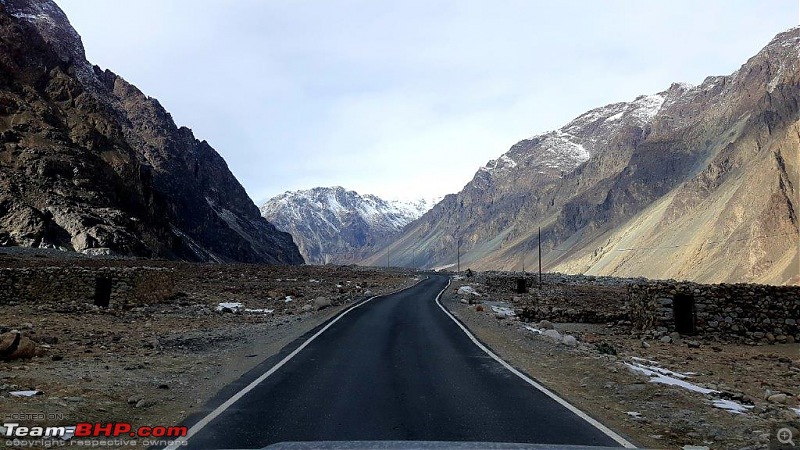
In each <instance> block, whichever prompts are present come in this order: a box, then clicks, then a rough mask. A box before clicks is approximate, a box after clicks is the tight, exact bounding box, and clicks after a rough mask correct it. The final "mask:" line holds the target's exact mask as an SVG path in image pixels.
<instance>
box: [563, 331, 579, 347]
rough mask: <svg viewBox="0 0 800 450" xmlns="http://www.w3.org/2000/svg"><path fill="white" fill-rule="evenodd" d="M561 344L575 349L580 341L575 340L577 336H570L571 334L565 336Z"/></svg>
mask: <svg viewBox="0 0 800 450" xmlns="http://www.w3.org/2000/svg"><path fill="white" fill-rule="evenodd" d="M561 343H562V344H564V345H566V346H567V347H573V348H574V347H577V346H578V340H577V339H575V336H572V335H569V334H567V335H565V336H564V337H563V338H562V339H561Z"/></svg>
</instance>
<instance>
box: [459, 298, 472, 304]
mask: <svg viewBox="0 0 800 450" xmlns="http://www.w3.org/2000/svg"><path fill="white" fill-rule="evenodd" d="M458 301H459V302H461V303H463V304H465V305H469V300H467V299H465V298H462V299H459V300H458Z"/></svg>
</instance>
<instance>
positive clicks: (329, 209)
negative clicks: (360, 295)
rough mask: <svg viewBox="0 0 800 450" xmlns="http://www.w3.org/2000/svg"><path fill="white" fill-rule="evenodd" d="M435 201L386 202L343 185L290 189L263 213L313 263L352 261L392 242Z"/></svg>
mask: <svg viewBox="0 0 800 450" xmlns="http://www.w3.org/2000/svg"><path fill="white" fill-rule="evenodd" d="M431 206H432V205H431V202H430V201H427V200H424V199H420V200H417V201H413V202H404V201H399V200H384V199H382V198H380V197H378V196H376V195H372V194H359V193H357V192H356V191H352V190H347V189H345V188H343V187H341V186H332V187H315V188H311V189H304V190H297V191H286V192H284V193H283V194H279V195H277V196H275V197H273V198H271V199H269V200H268V201H266V202H265V203H264V204H263V205H262V206H261V208H260V211H261V214H262V215H263V216H264V217H265V218H266V219H267V220H269V221H270V222H272V223H274V224H275V226H277V227H278V228H279V229H281V230H284V231H287V232H288V233H290V234H291V235H292V236H293V237H294V240H295V242H296V243H297V245H298V247H299V249H300V252H301V254H303V256H304V258H305V259H306V260H307V261H308V262H309V263H315V264H327V263H353V262H355V261H357V260H359V259H360V258H362V257H363V256H364V255H365V254H367V253H368V252H369V251H370V249H372V248H374V247H376V246H378V245H381V244H383V243H385V242H386V241H388V240H389V239H390V238H391V237H393V236H394V235H396V234H398V233H399V232H400V231H401V230H402V229H403V227H405V226H406V225H407V224H408V223H409V222H411V221H412V220H414V219H416V218H418V217H420V216H421V215H422V214H424V213H425V212H426V211H427V210H428V209H430V207H431Z"/></svg>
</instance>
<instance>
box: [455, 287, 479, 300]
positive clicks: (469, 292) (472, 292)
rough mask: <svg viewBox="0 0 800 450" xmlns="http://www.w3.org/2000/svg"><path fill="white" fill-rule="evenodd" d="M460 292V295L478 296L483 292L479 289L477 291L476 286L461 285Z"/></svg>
mask: <svg viewBox="0 0 800 450" xmlns="http://www.w3.org/2000/svg"><path fill="white" fill-rule="evenodd" d="M458 294H459V295H474V296H476V297H480V296H481V294H479V293H478V291H476V290H475V288H473V287H472V286H461V287H460V288H458Z"/></svg>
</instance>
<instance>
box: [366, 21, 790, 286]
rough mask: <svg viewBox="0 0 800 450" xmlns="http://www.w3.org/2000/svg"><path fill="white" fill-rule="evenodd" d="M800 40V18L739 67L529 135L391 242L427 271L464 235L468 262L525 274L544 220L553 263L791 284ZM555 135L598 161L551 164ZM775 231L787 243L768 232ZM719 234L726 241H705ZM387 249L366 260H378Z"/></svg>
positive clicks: (451, 257) (571, 269)
mask: <svg viewBox="0 0 800 450" xmlns="http://www.w3.org/2000/svg"><path fill="white" fill-rule="evenodd" d="M798 48H800V28H797V27H795V28H792V29H790V30H788V31H786V32H783V33H780V34H778V35H777V36H776V37H775V38H774V39H773V40H772V41H770V43H768V44H767V45H766V46H765V47H764V48H763V49H762V50H761V51H760V52H758V53H757V54H756V55H755V56H753V57H751V58H749V59H748V61H747V62H746V63H745V64H743V65H742V67H741V68H740V69H738V70H737V71H735V72H734V73H732V74H731V75H727V76H711V77H707V78H706V79H705V80H704V81H703V83H701V84H700V85H698V86H691V85H688V84H685V83H673V84H672V85H671V86H670V87H669V88H668V89H666V90H664V91H662V92H660V93H658V94H653V95H650V96H640V97H637V98H636V99H634V100H633V101H630V102H621V103H613V104H610V105H605V106H602V107H599V108H595V109H592V110H590V111H587V112H586V113H583V114H581V115H579V116H578V117H576V118H575V119H574V120H572V121H570V122H569V123H567V124H566V125H564V126H563V127H561V128H560V129H559V130H555V131H553V132H548V133H543V134H539V135H537V136H534V137H532V138H530V139H524V140H522V141H520V142H518V143H517V144H515V145H514V146H512V147H511V149H510V150H509V151H508V152H506V153H505V154H504V155H502V156H501V157H500V158H499V159H502V158H503V157H506V158H507V160H511V161H512V162H513V164H510V163H504V164H500V166H499V167H500V169H501V170H496V168H495V167H491V169H495V170H487V167H488V166H490V165H491V163H492V162H491V161H490V164H487V166H484V168H482V169H479V170H478V172H477V173H476V174H475V176H474V177H473V179H472V180H471V181H470V182H469V183H468V184H467V185H466V186H465V187H464V188H463V189H462V190H461V191H460V192H459V193H457V194H451V195H449V196H447V197H445V199H444V201H443V202H441V203H440V204H439V205H437V206H435V207H434V208H433V209H432V210H431V211H430V212H429V213H427V214H426V215H425V216H423V217H422V218H421V219H418V220H417V221H415V222H413V223H411V224H409V225H408V226H407V228H406V231H405V232H404V233H403V235H401V236H400V237H399V238H398V239H397V240H396V241H395V242H393V243H392V244H390V245H389V246H388V250H389V251H390V252H391V253H392V254H394V255H396V259H397V261H398V264H400V265H403V264H407V263H408V258H409V257H410V255H412V254H417V255H423V256H422V260H423V261H425V265H426V266H427V267H440V266H450V265H453V264H454V263H455V260H456V256H457V255H456V247H457V245H456V244H457V242H458V241H459V240H460V241H461V249H462V252H463V253H462V255H461V262H462V264H461V265H462V268H463V267H467V266H470V267H473V268H476V269H505V270H515V269H516V270H519V268H521V266H522V258H523V257H524V258H525V265H526V266H527V267H531V266H532V265H533V264H535V262H536V257H535V255H536V253H537V252H536V242H535V235H536V230H537V229H538V227H540V226H541V227H542V238H543V242H542V253H543V254H544V257H543V264H544V267H545V269H546V270H553V271H563V272H568V273H577V272H580V273H590V274H598V275H600V274H602V275H620V276H648V277H651V278H673V277H674V278H683V279H693V280H696V281H709V282H719V281H756V282H769V283H779V284H780V283H785V282H789V281H790V280H792V279H793V277H795V276H796V273H797V269H796V267H797V258H798V256H797V249H796V246H794V245H793V243H796V242H797V221H796V197H797V191H796V189H795V185H796V184H797V182H798V180H797V154H796V153H797V152H796V149H797V148H798V146H797V137H796V136H797V134H798V133H797V129H798V123H797V122H798V107H797V103H798V91H800V88H798V72H800V70H799V69H798V63H797V60H798V58H797V51H798ZM637 111H638V112H637ZM554 139H555V141H556V143H560V145H561V148H562V149H563V150H570V149H571V148H570V147H575V146H577V145H580V146H581V147H582V148H583V149H584V150H585V151H586V152H587V153H588V154H589V155H590V157H589V158H588V159H586V160H585V161H580V160H577V159H575V158H567V159H566V164H562V165H558V164H555V165H554V164H546V163H547V161H548V160H551V159H552V158H551V157H549V156H548V155H549V153H552V152H551V150H553V149H554V148H555V149H556V150H558V148H557V147H558V146H554V145H553V142H551V141H552V140H554ZM792 149H795V151H792ZM556 153H560V154H562V155H566V156H570V152H568V151H557V152H556ZM573 153H574V154H579V153H577V152H573ZM546 157H547V158H546ZM548 158H549V159H548ZM499 159H498V160H499ZM498 160H493V161H498ZM779 161H782V162H779ZM494 165H495V166H497V164H494ZM745 175H746V176H745ZM748 177H749V178H750V179H749V180H748ZM737 183H738V184H737ZM737 186H738V187H737ZM744 186H747V187H748V188H749V190H748V189H745V188H744ZM704 201H705V202H706V203H707V204H706V205H705V209H703V207H700V206H699V205H700V204H701V203H703V202H704ZM658 208H662V209H663V210H664V211H663V214H662V211H661V210H659V209H658ZM754 210H759V211H760V214H755V213H754V212H753V211H754ZM698 211H700V212H703V214H700V213H698ZM693 213H694V214H695V215H697V216H703V217H704V218H705V220H706V222H705V223H704V224H705V226H704V224H701V223H698V222H697V221H693V220H692V214H693ZM774 216H776V217H774ZM776 230H780V231H781V233H773V231H776ZM634 231H635V233H634ZM687 233H688V234H687ZM682 234H683V238H681V236H682ZM772 234H780V235H781V236H782V239H778V238H775V240H774V242H771V243H765V242H761V241H763V240H764V239H757V238H759V236H764V235H772ZM700 236H703V237H704V238H705V239H699V237H700ZM748 239H750V243H747V242H748ZM719 241H723V242H727V247H725V248H724V249H721V248H715V249H710V248H709V247H708V244H703V242H719ZM742 242H745V243H746V244H742ZM676 245H681V246H682V247H675V246H676ZM703 245H705V248H703ZM625 247H628V248H629V249H628V250H627V251H626V249H625ZM759 247H761V248H759ZM630 248H636V249H637V250H636V251H635V252H634V251H633V250H630ZM670 248H671V249H672V250H669V249H670ZM678 248H679V249H681V251H680V252H679V251H677V250H675V249H678ZM647 249H653V250H647ZM386 251H387V249H386V248H382V249H379V250H378V251H377V252H376V253H375V254H373V255H372V256H370V257H368V258H365V260H364V262H365V263H368V264H379V263H380V256H381V255H382V254H384V253H385V252H386ZM698 253H699V254H705V256H704V257H703V258H697V257H696V254H698ZM687 255H695V256H687ZM732 255H736V256H735V257H734V256H732ZM671 258H674V259H676V260H677V261H679V262H676V263H674V264H671V263H668V261H669V260H670V259H671ZM700 261H702V262H700ZM721 261H725V262H721Z"/></svg>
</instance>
